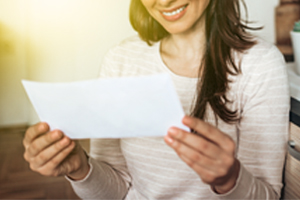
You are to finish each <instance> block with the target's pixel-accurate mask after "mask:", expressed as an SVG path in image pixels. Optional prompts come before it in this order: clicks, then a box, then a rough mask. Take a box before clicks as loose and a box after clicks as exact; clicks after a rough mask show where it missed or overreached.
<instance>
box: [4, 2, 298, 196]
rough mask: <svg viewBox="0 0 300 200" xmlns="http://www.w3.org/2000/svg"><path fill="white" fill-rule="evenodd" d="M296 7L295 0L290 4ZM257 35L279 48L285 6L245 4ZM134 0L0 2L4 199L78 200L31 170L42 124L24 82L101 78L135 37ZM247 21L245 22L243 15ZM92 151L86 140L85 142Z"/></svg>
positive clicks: (63, 184) (61, 182) (61, 183)
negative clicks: (29, 142) (278, 23)
mask: <svg viewBox="0 0 300 200" xmlns="http://www.w3.org/2000/svg"><path fill="white" fill-rule="evenodd" d="M287 1H294V0H287ZM245 2H246V5H247V7H248V19H249V20H250V21H253V22H255V23H253V24H251V25H252V26H256V27H257V26H264V29H262V30H260V31H257V32H255V34H256V35H258V36H259V37H262V38H263V39H265V40H267V41H269V42H271V43H276V34H275V32H276V31H275V29H276V28H275V8H276V6H278V5H279V0H245ZM129 4H130V0H0V199H20V198H22V199H74V198H77V196H76V195H75V194H74V192H73V191H72V189H71V187H70V185H69V183H68V182H67V181H66V180H65V179H64V177H60V178H49V177H43V176H40V175H39V174H37V173H35V172H32V171H31V170H30V169H29V167H28V163H26V162H25V161H24V159H23V153H24V148H23V146H22V139H23V136H24V131H25V130H26V128H27V127H28V125H31V124H34V123H36V122H38V121H39V119H38V117H37V115H36V113H35V111H34V109H33V108H32V106H31V104H30V102H29V100H28V98H27V96H26V94H25V91H24V89H23V87H22V85H21V80H22V79H28V80H34V81H45V82H66V81H78V80H86V79H95V78H97V76H98V72H99V69H100V67H101V61H102V58H103V56H104V55H105V53H106V52H107V51H108V49H109V48H111V47H112V46H114V45H117V44H118V43H119V42H120V41H122V40H123V39H124V38H126V37H128V36H131V35H134V34H136V33H135V32H134V31H133V29H132V28H131V26H130V23H129V19H128V18H129V17H128V15H129V13H128V11H129ZM243 13H244V16H245V12H243ZM82 144H83V146H84V148H86V149H87V151H88V146H89V145H88V141H82Z"/></svg>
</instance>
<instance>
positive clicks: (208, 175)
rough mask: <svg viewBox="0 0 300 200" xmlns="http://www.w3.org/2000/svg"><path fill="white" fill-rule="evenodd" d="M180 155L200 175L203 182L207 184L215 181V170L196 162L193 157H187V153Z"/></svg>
mask: <svg viewBox="0 0 300 200" xmlns="http://www.w3.org/2000/svg"><path fill="white" fill-rule="evenodd" d="M179 157H180V158H181V159H182V160H183V161H184V162H185V163H186V164H187V165H188V166H189V167H190V168H192V169H193V170H194V171H195V172H196V173H197V174H198V175H199V176H200V178H201V180H202V182H204V183H206V184H211V183H213V182H214V181H215V179H216V178H215V177H216V175H215V173H214V172H213V171H211V170H209V169H206V168H203V167H201V166H199V165H197V164H195V163H194V162H193V161H192V160H191V159H189V158H187V157H186V156H185V155H180V156H179Z"/></svg>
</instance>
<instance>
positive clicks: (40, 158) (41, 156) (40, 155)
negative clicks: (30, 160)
mask: <svg viewBox="0 0 300 200" xmlns="http://www.w3.org/2000/svg"><path fill="white" fill-rule="evenodd" d="M37 159H38V160H40V161H42V162H43V161H46V160H47V156H46V155H45V154H43V153H40V154H39V155H38V156H37Z"/></svg>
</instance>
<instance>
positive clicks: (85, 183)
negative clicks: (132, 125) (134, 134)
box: [70, 139, 131, 199]
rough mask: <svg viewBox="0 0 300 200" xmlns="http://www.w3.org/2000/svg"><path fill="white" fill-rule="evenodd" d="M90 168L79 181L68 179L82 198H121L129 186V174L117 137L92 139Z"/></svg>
mask: <svg viewBox="0 0 300 200" xmlns="http://www.w3.org/2000/svg"><path fill="white" fill-rule="evenodd" d="M89 164H90V166H91V170H90V172H89V174H88V175H87V176H86V177H85V178H84V179H83V180H81V181H72V180H70V182H71V184H72V186H73V189H74V191H75V192H76V194H77V195H78V196H79V197H81V198H82V199H123V198H124V197H125V196H126V194H127V192H128V189H129V187H130V181H131V178H130V175H129V173H128V170H127V166H126V161H125V159H124V157H123V154H122V152H121V149H120V140H119V139H92V140H91V153H90V158H89Z"/></svg>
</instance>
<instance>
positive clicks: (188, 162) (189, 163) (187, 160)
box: [185, 159, 195, 168]
mask: <svg viewBox="0 0 300 200" xmlns="http://www.w3.org/2000/svg"><path fill="white" fill-rule="evenodd" d="M185 162H186V164H187V165H188V166H190V167H191V168H193V167H194V165H195V162H193V161H192V160H189V159H185Z"/></svg>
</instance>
